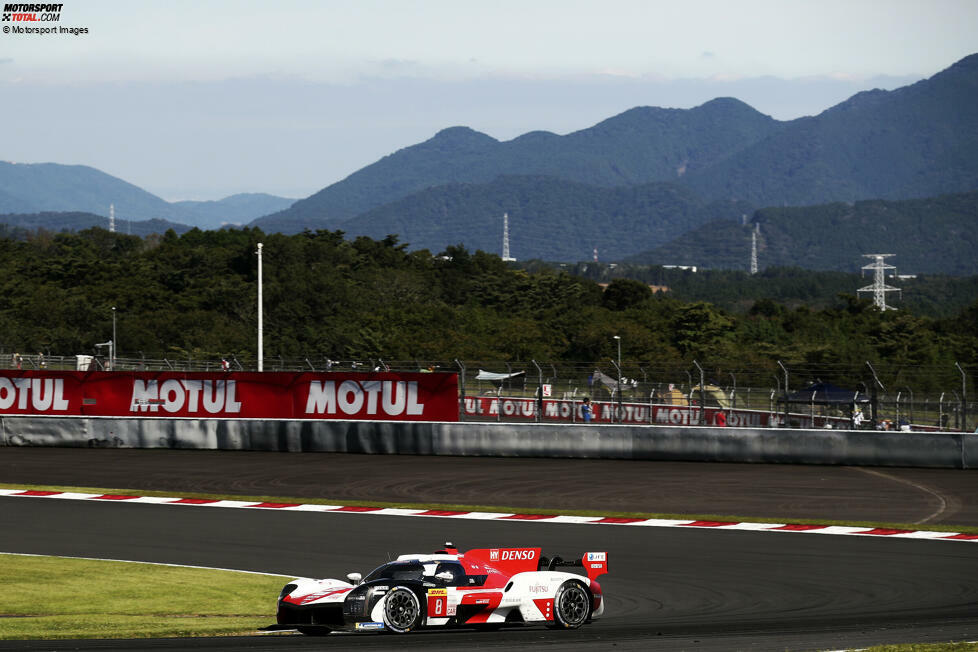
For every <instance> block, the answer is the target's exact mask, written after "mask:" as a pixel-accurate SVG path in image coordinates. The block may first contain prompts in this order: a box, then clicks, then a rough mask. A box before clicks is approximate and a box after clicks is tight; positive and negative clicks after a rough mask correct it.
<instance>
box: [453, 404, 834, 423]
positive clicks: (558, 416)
mask: <svg viewBox="0 0 978 652" xmlns="http://www.w3.org/2000/svg"><path fill="white" fill-rule="evenodd" d="M537 403H538V401H537V399H534V398H506V397H501V398H497V397H494V396H475V397H466V398H465V402H464V404H463V409H464V411H465V416H466V417H477V418H481V419H486V420H497V419H500V420H503V419H505V420H508V421H509V420H518V419H523V420H528V421H532V420H535V419H536V414H537ZM591 406H592V410H593V419H592V421H593V422H595V423H627V424H636V425H640V424H652V425H660V426H696V425H700V408H699V407H697V406H692V407H687V406H674V405H649V404H648V403H625V402H623V403H622V404H621V406H619V405H618V403H616V402H598V401H594V402H592V404H591ZM542 411H543V419H542V420H543V421H573V422H583V421H584V417H583V414H582V412H581V401H561V400H548V399H544V400H543V410H542ZM719 412H723V416H724V418H725V420H726V425H727V426H738V427H752V428H769V427H777V426H783V425H784V414H783V413H780V412H766V411H761V410H742V409H726V408H725V409H722V410H721V409H720V408H712V407H708V408H706V413H705V414H704V415H703V417H704V425H710V426H712V425H716V424H717V414H718V413H719ZM791 418H792V420H793V421H798V422H799V423H808V421H809V417H808V415H804V414H795V413H793V414H791ZM814 421H815V427H823V426H824V425H825V424H826V422H828V423H831V424H833V425H834V426H835V427H842V426H847V425H848V424H849V420H848V419H844V418H839V417H822V416H815V417H814Z"/></svg>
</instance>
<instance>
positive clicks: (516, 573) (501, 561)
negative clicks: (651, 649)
mask: <svg viewBox="0 0 978 652" xmlns="http://www.w3.org/2000/svg"><path fill="white" fill-rule="evenodd" d="M565 567H578V568H583V569H584V571H585V573H586V575H578V574H576V573H569V572H564V571H560V570H556V569H558V568H565ZM607 572H608V553H607V552H587V553H584V555H583V556H582V557H581V558H580V559H578V560H573V561H564V560H563V559H561V558H560V557H553V558H551V559H548V558H547V557H544V556H543V555H542V554H541V549H540V548H479V549H476V550H469V551H468V552H464V553H460V552H459V551H458V550H457V549H456V548H455V546H453V545H452V544H450V543H447V544H445V548H444V549H443V550H439V551H438V552H435V553H433V554H411V555H401V556H400V557H398V558H397V559H396V560H395V561H392V562H388V563H386V564H384V565H383V566H380V567H378V568H377V569H375V570H374V571H373V572H371V573H370V574H369V575H367V576H366V577H363V578H361V575H360V574H359V573H350V574H349V575H347V581H343V580H336V579H326V580H313V579H296V580H292V581H291V582H289V583H288V584H286V585H285V588H283V589H282V593H281V595H280V596H279V599H278V615H277V620H278V628H279V629H286V628H288V629H292V628H294V629H298V630H299V631H300V632H302V633H303V634H310V635H323V634H328V633H329V632H330V631H333V630H339V631H387V632H393V633H396V634H406V633H408V632H410V631H413V630H415V629H419V628H422V627H489V628H493V627H499V626H502V625H509V624H514V625H515V624H522V623H527V624H530V623H541V624H545V625H547V626H548V627H552V628H555V629H575V628H577V627H580V626H581V625H583V624H584V623H587V622H590V621H591V619H593V618H597V617H599V616H600V615H601V614H602V613H603V612H604V601H603V600H602V598H603V596H602V593H601V585H600V584H598V582H597V578H598V577H599V576H600V575H603V574H605V573H607Z"/></svg>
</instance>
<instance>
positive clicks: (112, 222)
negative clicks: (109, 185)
mask: <svg viewBox="0 0 978 652" xmlns="http://www.w3.org/2000/svg"><path fill="white" fill-rule="evenodd" d="M109 233H115V204H109Z"/></svg>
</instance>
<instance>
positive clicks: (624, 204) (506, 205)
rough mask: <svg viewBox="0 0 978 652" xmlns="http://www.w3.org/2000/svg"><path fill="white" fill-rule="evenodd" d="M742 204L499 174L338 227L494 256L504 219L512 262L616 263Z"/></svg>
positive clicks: (672, 191) (666, 188) (670, 190)
mask: <svg viewBox="0 0 978 652" xmlns="http://www.w3.org/2000/svg"><path fill="white" fill-rule="evenodd" d="M750 212H751V207H750V206H747V205H744V204H743V203H733V202H714V203H712V204H707V203H706V202H704V201H702V200H701V199H699V198H698V197H696V196H695V195H694V194H693V193H691V192H690V191H689V190H687V189H686V188H683V187H682V186H678V185H675V184H665V183H652V184H644V185H635V186H625V187H617V188H603V187H596V186H590V185H585V184H582V183H576V182H572V181H562V180H559V179H555V178H552V177H524V176H507V177H499V178H497V179H495V180H493V181H492V182H491V183H487V184H461V183H459V184H448V185H444V186H439V187H437V188H430V189H428V190H424V191H422V192H420V193H417V194H415V195H411V196H409V197H406V198H405V199H403V200H400V201H397V202H393V203H391V204H387V205H385V206H381V207H380V208H376V209H374V210H372V211H369V212H367V213H364V214H363V215H361V216H360V217H358V218H356V219H354V220H350V221H349V222H346V223H344V224H342V225H341V228H343V229H344V230H346V231H347V232H348V233H350V234H351V235H366V236H370V237H372V238H383V237H385V236H386V235H387V234H392V233H393V234H397V235H398V237H399V238H400V239H401V240H402V241H404V242H406V243H408V244H409V245H410V248H412V249H420V248H425V249H430V250H431V251H441V250H442V249H444V248H445V247H446V246H448V245H451V244H458V243H465V245H466V246H467V247H470V248H474V249H483V250H485V251H492V252H496V253H498V252H500V251H501V247H502V233H503V213H507V214H508V215H509V230H510V251H511V255H512V256H514V257H515V258H527V257H531V256H533V257H540V258H545V259H547V260H568V261H578V260H589V259H591V258H592V255H593V250H594V249H597V250H598V255H599V257H600V258H601V259H602V260H617V259H619V258H620V257H622V256H625V255H628V254H632V253H635V252H637V251H640V250H642V249H644V248H647V247H650V246H654V245H656V244H664V243H666V242H669V241H670V240H672V239H673V238H675V237H677V236H679V235H680V234H682V233H684V232H686V231H688V230H690V229H693V228H695V227H696V226H698V225H700V224H703V223H705V222H708V221H710V220H715V219H724V220H740V219H741V216H742V215H747V214H749V213H750Z"/></svg>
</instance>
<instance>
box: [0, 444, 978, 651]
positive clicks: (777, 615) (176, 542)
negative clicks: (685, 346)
mask: <svg viewBox="0 0 978 652" xmlns="http://www.w3.org/2000/svg"><path fill="white" fill-rule="evenodd" d="M0 483H3V484H5V485H6V486H8V487H10V486H11V485H23V486H28V485H30V486H38V485H50V486H58V487H99V488H100V489H103V490H108V489H117V490H119V491H118V492H119V493H123V492H124V493H125V494H126V495H127V496H132V497H125V498H119V497H117V496H112V497H110V496H106V495H105V494H104V493H103V494H89V495H81V496H71V495H65V494H58V493H53V494H51V495H46V496H37V497H32V496H29V495H18V496H10V495H6V496H0V522H2V523H3V527H2V528H0V552H15V553H30V554H42V555H62V556H77V557H94V558H104V559H128V560H135V561H148V562H159V563H173V564H186V565H192V566H206V567H216V568H231V569H238V570H246V571H255V572H265V573H276V574H282V575H294V576H309V577H342V576H343V575H345V574H346V573H347V572H350V571H358V572H362V573H365V572H368V571H369V570H371V569H372V568H373V567H375V566H377V565H379V564H380V563H382V562H384V561H386V560H387V559H388V558H390V557H391V556H392V555H397V554H401V553H406V552H426V551H432V550H435V549H437V548H438V547H439V546H441V544H442V543H444V542H445V541H453V542H455V543H456V544H458V546H459V547H460V548H461V549H467V548H475V547H509V546H541V547H543V549H544V554H548V555H553V554H559V555H561V556H563V557H565V558H570V557H572V556H574V555H577V554H580V553H582V552H584V551H587V550H607V551H608V552H609V561H610V574H609V575H607V576H605V577H604V578H602V586H603V587H604V591H605V596H606V600H607V603H606V604H607V607H606V616H605V617H604V618H603V619H601V620H598V621H595V622H594V623H592V624H590V625H587V626H585V627H583V628H582V629H580V630H576V631H572V632H554V631H550V630H546V629H542V628H529V627H528V628H518V629H504V630H502V631H496V632H472V631H465V630H461V631H453V632H441V631H433V632H417V633H414V634H411V635H408V636H405V637H399V638H397V639H394V638H392V637H391V636H385V635H360V636H355V635H354V636H341V635H333V636H330V637H327V638H326V639H325V640H324V639H317V638H306V637H301V636H288V635H287V636H282V635H268V634H256V635H255V636H251V637H243V638H242V637H235V638H230V639H229V638H214V639H194V640H180V639H176V640H168V639H158V640H152V641H115V642H114V641H70V642H67V641H66V642H60V641H44V642H41V641H37V642H27V641H11V642H6V643H0V649H38V650H41V649H44V650H67V649H133V648H137V649H191V648H193V649H201V648H204V649H227V650H230V649H276V650H281V649H298V648H307V647H309V648H311V647H313V646H314V647H316V648H322V647H338V648H340V649H347V648H374V649H388V648H389V647H390V646H392V645H395V644H396V645H398V646H403V647H424V648H425V649H434V650H455V649H459V648H460V647H499V648H504V647H505V648H511V647H514V646H518V645H534V644H542V645H547V646H548V648H550V649H581V650H583V649H595V648H610V647H615V648H616V649H636V650H637V649H659V650H676V649H697V650H704V649H705V650H731V649H745V650H747V649H750V650H786V649H795V650H810V649H811V650H815V649H819V650H824V649H845V648H859V647H866V646H868V645H874V644H883V643H899V642H903V643H908V642H937V641H952V640H956V641H960V640H978V582H975V581H974V578H976V577H978V541H974V540H970V537H962V538H959V539H948V538H947V537H948V536H953V532H943V531H942V532H935V533H934V534H935V537H937V540H935V539H929V538H924V536H926V533H928V532H931V531H930V530H928V525H931V526H933V525H937V524H940V525H941V526H942V527H941V529H942V530H943V529H945V528H946V527H950V526H953V525H955V524H957V525H961V526H975V525H978V518H975V516H976V514H975V505H974V500H973V498H972V496H974V495H978V493H976V491H978V474H976V473H975V472H974V471H954V470H928V469H854V468H849V467H788V466H779V465H739V464H696V463H657V462H629V461H613V462H612V461H600V460H528V459H499V458H427V457H408V456H353V455H334V454H316V453H304V454H292V453H228V452H218V451H206V452H205V451H137V450H85V449H75V450H72V449H20V448H17V449H14V448H0ZM139 490H143V491H153V492H168V495H169V498H167V497H154V498H149V499H145V498H139V497H137V496H139V495H140V494H139ZM5 493H20V490H19V489H17V488H10V489H8V490H7V491H6V492H5ZM183 493H212V494H219V495H222V496H240V497H241V498H240V500H235V501H231V503H230V504H221V503H206V502H204V504H201V503H202V501H188V502H187V503H184V504H166V503H167V502H168V501H172V500H174V499H179V497H180V496H181V494H183ZM93 496H100V497H98V498H95V497H93ZM257 497H281V498H291V499H293V500H292V501H291V502H290V504H288V505H282V504H278V503H276V504H265V505H261V504H260V503H261V502H262V500H257V501H256V500H249V499H251V498H257ZM72 498H77V499H72ZM302 498H316V499H318V500H322V499H329V500H330V501H331V502H332V505H330V506H326V507H324V506H322V505H316V506H310V507H305V506H304V503H303V502H302V501H301V499H302ZM369 500H374V501H377V502H381V503H390V502H404V503H407V502H411V503H415V504H418V505H459V504H470V505H496V506H500V505H504V506H507V507H508V508H509V509H507V510H506V511H503V512H497V513H495V514H494V515H493V514H482V515H478V514H446V513H444V512H443V511H442V512H433V513H432V514H431V515H430V516H427V517H424V516H422V517H417V516H413V517H406V516H401V515H398V514H399V513H402V512H397V511H395V512H393V513H392V512H391V511H390V510H364V508H363V507H359V506H357V507H355V508H354V509H343V507H344V505H345V504H346V503H356V502H357V501H369ZM226 502H227V501H225V503H226ZM161 503H162V504H161ZM256 505H257V506H256ZM224 506H232V507H244V508H237V509H223V508H221V507H224ZM711 507H712V508H711ZM570 509H578V510H589V511H592V512H594V513H595V514H601V513H618V512H628V511H631V512H641V513H649V514H652V513H655V514H686V515H690V516H691V518H690V519H685V520H684V519H682V518H676V519H666V522H656V521H649V522H647V523H641V522H639V521H629V523H628V524H623V523H624V521H623V520H621V519H607V520H603V521H602V519H601V518H600V517H598V516H592V517H560V518H557V519H552V518H551V519H548V518H538V516H539V515H541V514H544V515H546V514H548V511H549V510H553V511H563V510H570ZM423 511H425V510H423V509H417V510H407V512H404V513H412V512H413V513H415V514H417V513H418V512H423ZM450 511H464V510H458V509H453V510H450ZM704 515H710V516H712V517H723V516H730V517H734V518H729V519H722V518H712V519H711V520H701V519H698V518H695V517H699V516H704ZM751 517H755V518H759V519H761V518H773V519H780V520H781V521H782V523H781V524H776V523H756V524H754V523H749V522H745V521H749V520H750V518H751ZM575 519H581V520H580V521H578V522H575ZM828 519H831V520H836V521H843V522H845V521H848V522H854V521H859V522H862V521H873V522H885V523H900V524H907V526H908V527H907V528H905V529H907V530H911V531H910V532H893V531H889V530H888V529H885V528H882V529H881V528H874V527H871V526H866V527H863V526H861V525H860V526H857V527H852V528H846V527H829V528H820V529H821V531H823V532H824V533H825V534H832V533H839V534H842V533H847V534H858V535H859V536H814V535H813V534H812V532H815V531H819V529H814V528H811V529H808V528H803V527H797V528H792V527H788V528H783V527H781V526H782V525H784V524H805V523H806V522H810V521H812V520H828ZM625 521H628V519H625ZM661 525H668V526H669V527H658V526H661ZM779 528H780V529H779ZM857 530H861V531H857ZM873 530H875V532H874V531H873ZM274 601H275V596H269V624H272V623H273V622H274ZM41 609H42V608H41ZM0 626H2V625H0Z"/></svg>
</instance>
